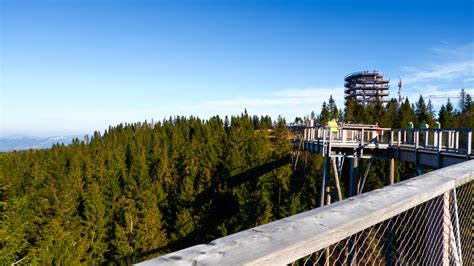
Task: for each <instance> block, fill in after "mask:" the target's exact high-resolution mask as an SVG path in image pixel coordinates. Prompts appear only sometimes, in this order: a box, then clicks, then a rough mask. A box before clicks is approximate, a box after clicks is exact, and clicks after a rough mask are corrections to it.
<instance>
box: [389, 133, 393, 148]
mask: <svg viewBox="0 0 474 266" xmlns="http://www.w3.org/2000/svg"><path fill="white" fill-rule="evenodd" d="M393 137H394V132H393V129H390V139H389V141H388V144H390V147H391V146H393Z"/></svg>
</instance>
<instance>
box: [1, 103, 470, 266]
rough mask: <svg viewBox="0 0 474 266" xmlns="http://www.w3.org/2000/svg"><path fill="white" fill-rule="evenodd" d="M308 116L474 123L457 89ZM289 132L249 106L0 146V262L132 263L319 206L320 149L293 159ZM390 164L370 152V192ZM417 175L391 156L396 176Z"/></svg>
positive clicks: (327, 108)
mask: <svg viewBox="0 0 474 266" xmlns="http://www.w3.org/2000/svg"><path fill="white" fill-rule="evenodd" d="M311 117H312V118H314V119H316V120H317V121H318V122H319V123H320V124H326V123H327V121H329V120H330V119H333V118H334V119H337V120H339V121H341V120H344V121H351V122H354V123H356V122H357V123H369V124H374V123H375V119H377V120H378V121H379V123H380V124H381V126H382V127H393V128H397V127H407V125H408V123H409V122H413V123H414V125H415V127H418V125H419V124H420V123H421V122H422V121H425V122H426V123H427V124H429V125H430V127H433V126H434V124H435V122H436V121H439V122H440V123H441V126H442V127H445V128H453V127H471V128H472V127H474V104H473V103H472V99H471V96H470V95H468V94H465V95H464V96H463V97H462V98H461V100H460V101H459V103H452V102H451V101H449V100H448V101H447V102H446V104H443V105H442V106H441V108H439V112H435V111H434V107H433V105H432V104H431V102H430V101H428V102H425V100H424V99H423V97H421V96H420V98H419V99H418V101H416V102H415V103H414V104H412V103H410V102H409V101H408V100H406V101H405V102H404V103H403V104H402V105H401V106H400V108H397V102H396V101H395V100H392V101H390V102H388V103H387V104H386V105H382V104H381V103H380V104H377V103H376V104H374V105H373V106H362V105H359V104H357V103H356V102H354V101H351V100H348V101H347V102H346V104H345V107H344V109H338V108H337V106H336V104H335V102H334V99H333V98H332V97H330V99H329V101H328V103H324V104H323V108H322V110H321V113H320V114H319V115H316V114H314V113H312V114H311ZM297 120H300V118H297ZM289 136H290V132H289V131H288V129H287V127H286V121H285V120H284V119H283V118H280V117H279V118H277V119H276V120H272V119H271V118H270V117H268V116H262V117H257V116H251V115H248V114H247V112H246V111H245V112H244V113H242V114H241V115H238V116H233V117H230V118H227V117H225V118H224V119H222V118H220V117H217V116H216V117H212V118H210V119H208V120H202V119H199V118H197V117H188V118H187V117H174V118H169V119H166V120H163V121H160V122H151V123H150V122H146V121H145V122H143V123H132V124H120V125H117V126H113V127H110V128H109V129H108V130H106V131H105V132H103V133H99V132H96V133H95V134H94V135H93V136H92V137H91V138H90V140H88V141H80V140H75V141H74V142H73V143H72V144H71V145H68V146H64V145H54V146H53V147H52V148H51V149H47V150H28V151H15V152H8V153H1V154H0V156H1V157H0V182H1V187H0V188H1V191H0V223H1V227H0V264H2V265H3V264H11V263H14V262H21V263H30V264H68V265H76V264H87V265H91V264H92V265H94V264H129V263H132V262H137V261H141V260H144V259H146V258H150V257H155V256H158V255H160V254H164V253H167V252H171V251H174V250H177V249H181V248H184V247H188V246H191V245H194V244H199V243H205V242H208V241H210V240H212V239H215V238H218V237H221V236H225V235H228V234H231V233H234V232H238V231H241V230H243V229H246V228H250V227H253V226H256V225H259V224H264V223H268V222H270V221H272V220H276V219H280V218H283V217H286V216H289V215H292V214H296V213H298V212H301V211H304V210H309V209H312V208H315V207H317V201H318V191H319V188H318V187H319V185H320V184H319V183H320V181H319V180H320V177H321V175H322V164H323V160H322V157H321V156H320V155H312V154H304V155H303V158H301V159H300V162H299V163H298V164H297V167H296V168H293V165H292V164H291V156H290V155H291V150H292V143H291V141H290V138H289ZM386 167H387V166H386V164H385V163H384V162H383V161H374V163H373V164H372V168H371V169H373V170H371V171H370V174H369V176H368V180H367V183H366V190H371V189H375V188H380V187H382V186H384V184H385V179H386V173H387V168H386ZM413 175H415V169H414V166H413V165H410V164H408V163H402V162H397V163H396V178H397V180H400V179H406V178H409V177H411V176H413ZM344 181H345V179H344V178H343V180H342V182H343V189H347V185H348V184H346V182H344ZM333 192H334V190H333ZM332 198H333V199H335V198H336V197H335V196H333V197H332Z"/></svg>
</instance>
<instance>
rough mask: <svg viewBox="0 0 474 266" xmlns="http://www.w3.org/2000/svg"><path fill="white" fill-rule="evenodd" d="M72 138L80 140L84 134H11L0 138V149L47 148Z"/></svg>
mask: <svg viewBox="0 0 474 266" xmlns="http://www.w3.org/2000/svg"><path fill="white" fill-rule="evenodd" d="M74 138H78V139H79V140H82V139H83V138H84V136H81V135H69V136H51V137H46V138H42V137H34V136H11V137H7V138H0V151H14V150H28V149H49V148H51V146H53V144H55V143H63V144H65V145H68V144H70V143H71V142H72V140H73V139H74Z"/></svg>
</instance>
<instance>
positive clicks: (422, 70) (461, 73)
mask: <svg viewBox="0 0 474 266" xmlns="http://www.w3.org/2000/svg"><path fill="white" fill-rule="evenodd" d="M432 52H433V53H434V55H436V58H437V60H436V62H432V63H430V64H427V65H425V66H424V67H411V66H408V67H405V68H404V70H405V71H406V72H407V74H406V75H405V76H404V82H405V84H419V83H428V82H453V81H457V82H460V83H472V81H473V80H472V78H473V76H474V58H473V54H474V53H473V52H474V44H473V43H470V44H467V45H464V46H461V47H456V48H450V47H446V46H442V47H434V48H433V49H432Z"/></svg>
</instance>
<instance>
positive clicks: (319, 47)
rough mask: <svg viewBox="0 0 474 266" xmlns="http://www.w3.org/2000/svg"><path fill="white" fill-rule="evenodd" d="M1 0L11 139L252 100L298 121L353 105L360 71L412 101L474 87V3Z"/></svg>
mask: <svg viewBox="0 0 474 266" xmlns="http://www.w3.org/2000/svg"><path fill="white" fill-rule="evenodd" d="M0 3H1V4H0V23H1V28H0V30H1V31H0V45H1V47H0V99H1V102H0V104H1V108H0V119H1V120H0V127H1V132H0V134H1V136H9V135H14V134H25V135H38V136H46V135H60V134H83V133H90V132H92V131H94V130H100V131H103V130H104V129H105V128H107V127H108V126H109V125H115V124H117V123H120V122H135V121H144V120H145V119H147V120H148V121H150V120H151V119H154V120H161V119H163V118H164V117H169V116H174V115H198V116H200V117H203V118H207V117H210V116H212V115H215V114H219V115H221V116H222V115H226V114H228V115H230V114H238V113H241V112H242V111H243V110H244V108H247V110H248V112H249V113H250V114H258V115H261V114H269V115H271V116H272V117H276V116H277V115H278V114H281V115H282V116H284V117H286V118H287V119H288V120H293V119H294V117H295V116H305V115H308V114H309V113H310V112H311V110H315V111H316V112H319V109H320V106H321V104H322V102H323V101H324V100H327V99H328V98H329V95H330V94H332V95H333V96H334V97H335V98H336V100H337V103H338V105H339V107H342V104H343V83H344V82H343V78H344V76H345V75H346V74H348V73H350V72H354V71H359V70H374V69H376V70H379V71H381V72H383V73H385V75H386V77H388V78H390V79H391V96H392V97H396V90H397V86H396V84H397V81H398V77H399V76H402V77H403V79H404V81H405V87H404V93H405V95H407V96H408V97H409V99H410V100H412V101H413V100H416V98H417V97H418V95H419V94H423V95H426V96H428V95H431V94H449V95H453V94H454V95H455V94H458V93H459V91H460V89H461V88H465V89H466V90H467V91H468V92H470V93H472V94H474V58H473V57H474V56H473V54H474V52H473V51H474V15H473V13H474V7H473V1H458V0H449V1H427V0H426V1H375V0H373V1H364V0H363V1H329V0H327V1H324V0H323V1H250V0H248V1H197V0H196V1H143V0H137V1H133V0H130V1H88V0H86V1H79V0H63V1H40V0H30V1H25V0H0ZM441 101H442V102H444V101H445V99H442V100H441ZM436 104H437V107H439V105H440V104H441V103H440V102H439V101H437V102H436Z"/></svg>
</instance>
